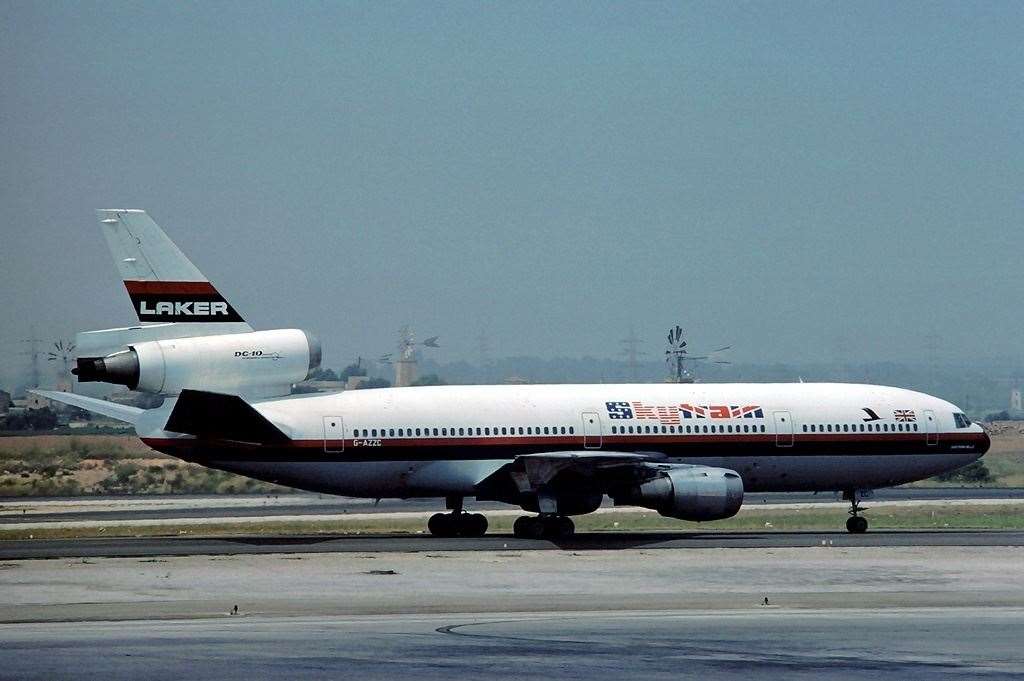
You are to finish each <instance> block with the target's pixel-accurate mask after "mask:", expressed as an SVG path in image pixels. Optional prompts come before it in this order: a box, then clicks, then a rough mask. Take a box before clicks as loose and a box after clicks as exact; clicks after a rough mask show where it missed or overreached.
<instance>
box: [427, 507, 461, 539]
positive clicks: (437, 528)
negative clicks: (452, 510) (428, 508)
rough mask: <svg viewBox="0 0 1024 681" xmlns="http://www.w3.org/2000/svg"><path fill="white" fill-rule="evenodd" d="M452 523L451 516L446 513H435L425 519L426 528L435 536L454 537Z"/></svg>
mask: <svg viewBox="0 0 1024 681" xmlns="http://www.w3.org/2000/svg"><path fill="white" fill-rule="evenodd" d="M454 525H455V523H453V522H452V517H451V515H449V514H448V513H435V514H434V515H432V516H430V520H428V521H427V529H428V530H429V531H430V534H432V535H434V536H435V537H454V536H455V532H454V531H453V530H454V529H455V527H454Z"/></svg>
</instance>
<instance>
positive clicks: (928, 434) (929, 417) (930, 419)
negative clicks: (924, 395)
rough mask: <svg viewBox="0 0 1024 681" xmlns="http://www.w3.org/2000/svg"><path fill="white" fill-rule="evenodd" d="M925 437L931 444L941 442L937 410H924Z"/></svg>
mask: <svg viewBox="0 0 1024 681" xmlns="http://www.w3.org/2000/svg"><path fill="white" fill-rule="evenodd" d="M924 438H925V442H927V443H928V444H929V445H937V444H939V424H938V423H936V421H935V412H934V411H932V410H931V409H925V410H924Z"/></svg>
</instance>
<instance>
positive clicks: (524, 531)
mask: <svg viewBox="0 0 1024 681" xmlns="http://www.w3.org/2000/svg"><path fill="white" fill-rule="evenodd" d="M574 532H576V525H575V524H574V523H573V522H572V518H569V517H568V516H564V515H549V514H542V515H537V516H533V515H524V516H520V517H518V518H516V522H515V524H513V525H512V534H514V535H515V536H517V537H521V538H524V539H564V538H566V537H571V536H572V535H573V533H574Z"/></svg>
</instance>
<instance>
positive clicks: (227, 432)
mask: <svg viewBox="0 0 1024 681" xmlns="http://www.w3.org/2000/svg"><path fill="white" fill-rule="evenodd" d="M164 430H167V431H170V432H174V433H185V434H187V435H195V436H196V437H198V438H203V439H210V440H234V441H236V442H251V443H256V444H267V445H272V444H285V443H287V442H289V438H288V436H287V435H285V434H284V433H282V432H281V430H280V429H279V428H278V427H277V426H275V425H274V424H273V423H271V422H270V421H268V420H267V419H266V417H265V416H263V414H261V413H259V412H258V411H256V410H255V409H253V407H252V405H251V404H249V403H248V402H246V401H245V400H243V399H242V398H241V397H239V396H237V395H224V394H221V393H211V392H205V391H202V390H182V391H181V395H179V396H178V400H177V404H175V405H174V410H173V411H172V412H171V416H170V418H169V419H167V425H166V426H164Z"/></svg>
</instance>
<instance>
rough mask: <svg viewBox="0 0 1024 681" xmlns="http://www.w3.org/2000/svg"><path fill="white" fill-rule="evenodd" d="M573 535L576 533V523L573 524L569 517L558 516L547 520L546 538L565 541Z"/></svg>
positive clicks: (545, 527)
mask: <svg viewBox="0 0 1024 681" xmlns="http://www.w3.org/2000/svg"><path fill="white" fill-rule="evenodd" d="M573 533H575V523H573V522H572V519H571V518H569V517H568V516H565V515H556V516H553V517H548V518H545V523H544V535H545V537H551V538H556V539H564V538H566V537H572V534H573Z"/></svg>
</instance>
